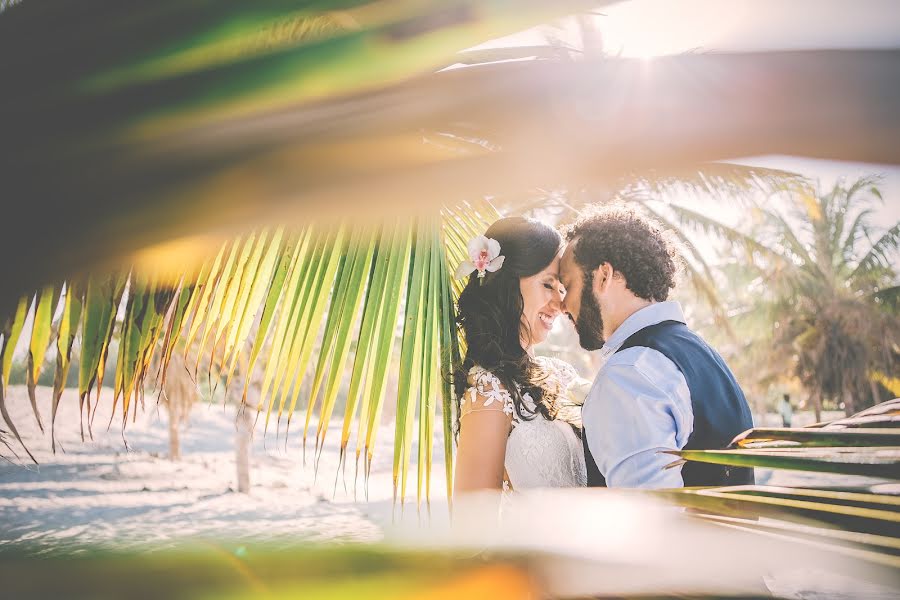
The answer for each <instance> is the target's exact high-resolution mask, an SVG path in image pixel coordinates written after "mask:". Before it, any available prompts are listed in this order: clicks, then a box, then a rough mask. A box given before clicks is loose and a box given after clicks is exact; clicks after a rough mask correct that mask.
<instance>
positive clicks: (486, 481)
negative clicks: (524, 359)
mask: <svg viewBox="0 0 900 600" xmlns="http://www.w3.org/2000/svg"><path fill="white" fill-rule="evenodd" d="M466 401H468V402H471V404H470V405H469V407H467V408H468V409H467V410H463V412H462V416H461V417H460V430H459V446H458V448H457V451H456V480H455V482H454V493H455V494H460V493H464V492H471V491H475V490H500V489H502V487H503V463H504V461H505V459H506V440H507V438H508V437H509V431H510V427H511V416H510V415H509V414H508V413H506V412H504V411H503V404H502V403H499V402H491V399H490V398H489V397H485V396H482V394H475V398H474V401H472V400H471V399H470V398H469V397H466V398H464V402H466Z"/></svg>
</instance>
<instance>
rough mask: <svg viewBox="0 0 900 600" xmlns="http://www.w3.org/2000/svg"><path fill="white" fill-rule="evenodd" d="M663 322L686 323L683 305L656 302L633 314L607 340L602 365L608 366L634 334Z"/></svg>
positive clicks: (601, 355)
mask: <svg viewBox="0 0 900 600" xmlns="http://www.w3.org/2000/svg"><path fill="white" fill-rule="evenodd" d="M663 321H678V322H679V323H684V322H685V321H684V312H683V311H682V310H681V305H680V304H679V303H678V302H676V301H674V300H668V301H666V302H654V303H653V304H650V305H649V306H645V307H644V308H642V309H640V310H637V311H635V312H633V313H632V314H631V316H629V317H628V318H627V319H625V320H624V321H622V324H621V325H619V328H618V329H616V330H615V332H613V334H612V335H611V336H609V339H608V340H606V344H604V345H603V348H601V349H600V360H601V364H606V361H608V360H609V357H610V356H612V355H613V354H614V353H615V352H616V351H617V350H618V349H619V348H620V347H621V346H622V344H624V343H625V340H627V339H628V338H630V337H631V336H632V334H634V333H637V332H638V331H640V330H641V329H643V328H645V327H649V326H651V325H656V324H657V323H662V322H663Z"/></svg>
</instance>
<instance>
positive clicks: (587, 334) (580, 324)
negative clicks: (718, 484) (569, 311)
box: [575, 282, 606, 350]
mask: <svg viewBox="0 0 900 600" xmlns="http://www.w3.org/2000/svg"><path fill="white" fill-rule="evenodd" d="M585 283H587V282H585ZM591 288H592V286H590V285H585V286H584V287H582V288H581V307H580V308H579V310H578V320H577V321H576V322H575V331H577V332H578V343H579V344H581V347H582V348H584V349H585V350H599V349H600V348H602V347H603V345H604V344H605V343H606V340H605V339H603V316H602V315H601V314H600V304H599V303H598V302H597V299H596V298H594V294H593V291H592V290H591Z"/></svg>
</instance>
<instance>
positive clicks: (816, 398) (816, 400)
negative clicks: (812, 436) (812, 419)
mask: <svg viewBox="0 0 900 600" xmlns="http://www.w3.org/2000/svg"><path fill="white" fill-rule="evenodd" d="M812 405H813V411H815V413H816V423H821V422H822V394H821V392H813V393H812Z"/></svg>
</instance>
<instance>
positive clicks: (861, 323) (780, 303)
mask: <svg viewBox="0 0 900 600" xmlns="http://www.w3.org/2000/svg"><path fill="white" fill-rule="evenodd" d="M877 181H878V180H877V178H873V177H864V178H861V179H859V180H857V181H855V182H853V183H852V184H850V185H847V184H844V183H843V182H838V183H836V184H835V185H834V187H833V188H832V189H831V190H829V191H827V192H819V193H817V194H803V193H801V192H797V193H793V194H788V195H785V196H782V198H780V199H779V200H782V199H783V202H779V204H783V205H784V209H783V210H780V209H779V208H778V207H776V205H775V202H771V203H770V204H771V206H767V207H763V206H758V207H755V208H753V209H750V210H748V211H747V225H746V226H745V227H742V228H739V229H732V228H728V227H726V226H723V225H722V224H721V223H717V222H714V221H713V220H711V219H709V218H708V217H705V216H703V215H699V214H697V213H696V212H693V211H690V210H688V209H686V208H683V207H675V210H676V212H677V213H678V214H679V215H680V216H681V217H682V218H683V219H684V220H685V222H688V223H692V224H694V225H696V226H699V227H701V228H703V229H705V230H706V231H708V232H712V233H714V234H716V235H719V236H720V237H722V238H723V239H725V240H726V241H727V242H729V244H730V246H731V247H732V248H741V249H743V250H745V251H746V256H741V257H737V258H735V257H733V256H732V257H731V259H730V260H731V263H730V264H727V265H725V267H724V268H725V269H727V270H729V271H730V272H731V277H730V281H731V282H732V283H735V282H737V281H744V282H746V287H745V288H743V290H736V292H735V293H733V294H732V295H731V298H730V302H731V305H730V306H729V310H730V311H731V312H732V314H733V323H734V325H735V327H736V328H737V329H739V331H740V332H741V334H740V335H739V336H738V337H739V338H740V339H742V340H743V342H744V343H743V345H742V347H741V348H740V350H739V351H738V354H740V353H745V354H746V355H747V357H750V360H752V361H753V362H754V363H755V373H756V376H757V378H759V379H763V378H766V377H771V376H772V374H773V373H778V372H781V373H782V374H789V375H791V376H795V377H797V378H798V379H799V380H800V382H801V383H802V384H803V385H804V386H805V387H806V389H807V390H808V391H809V393H810V395H811V397H812V400H813V403H814V405H815V407H816V411H817V414H818V413H819V412H820V410H821V406H822V402H823V401H831V402H833V403H835V404H837V405H841V406H843V408H844V409H845V410H846V411H847V412H848V413H853V412H855V411H856V410H858V409H860V408H864V407H865V406H869V405H871V404H872V403H877V402H880V401H882V400H885V399H887V397H886V396H885V395H883V394H882V392H881V391H880V389H879V387H880V384H879V383H878V381H879V380H880V379H882V378H884V376H885V375H886V374H889V373H893V372H895V370H896V365H897V362H898V360H900V353H898V347H900V346H898V345H900V318H898V302H897V301H898V298H900V285H898V272H897V270H896V266H895V265H896V256H897V250H898V244H900V223H896V224H894V225H893V226H891V227H889V228H887V229H885V230H879V229H878V228H877V227H875V226H874V225H873V224H872V223H871V216H872V213H873V210H874V206H875V203H876V202H881V194H880V192H879V191H878V188H877V187H876V185H877ZM747 259H749V260H747Z"/></svg>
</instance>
